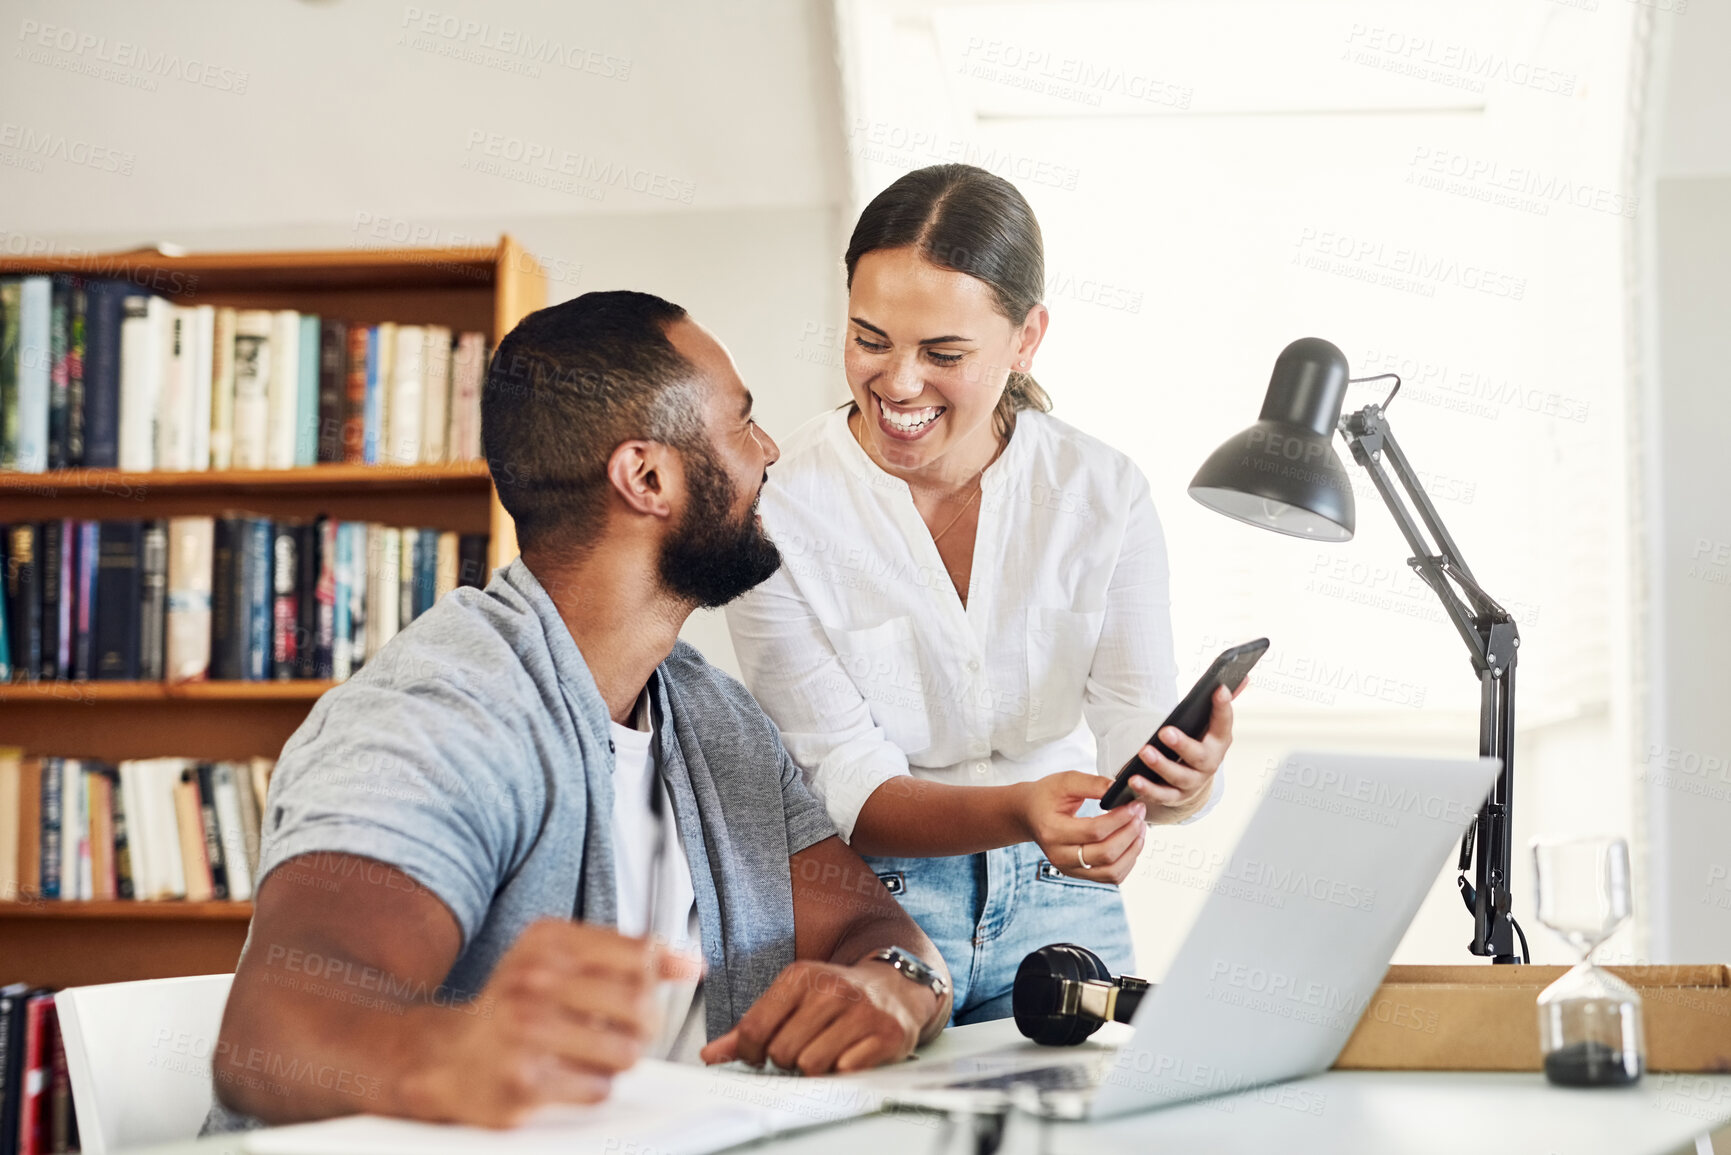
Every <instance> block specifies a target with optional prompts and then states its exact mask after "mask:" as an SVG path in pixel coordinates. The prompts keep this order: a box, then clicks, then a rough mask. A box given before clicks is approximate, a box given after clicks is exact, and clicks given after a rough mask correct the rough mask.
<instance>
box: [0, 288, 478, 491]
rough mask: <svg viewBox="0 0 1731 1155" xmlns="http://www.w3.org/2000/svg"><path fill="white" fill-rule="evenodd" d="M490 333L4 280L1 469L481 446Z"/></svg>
mask: <svg viewBox="0 0 1731 1155" xmlns="http://www.w3.org/2000/svg"><path fill="white" fill-rule="evenodd" d="M486 360H487V342H486V337H485V335H484V334H481V333H463V334H461V335H460V336H453V334H452V331H451V330H450V329H448V328H446V327H444V326H442V325H408V324H396V323H393V322H385V323H382V324H376V325H366V324H359V323H351V322H348V321H342V320H334V319H331V318H321V317H318V316H315V315H313V314H310V313H299V312H296V311H294V310H292V309H278V310H266V309H234V308H226V307H224V308H218V307H215V306H212V305H175V304H173V303H171V302H170V301H168V300H167V299H165V298H163V297H159V296H155V295H153V294H149V293H143V292H140V291H139V289H138V287H137V286H136V285H133V284H132V283H130V282H127V281H113V280H96V279H86V278H81V277H75V276H67V275H58V276H52V277H50V276H31V277H10V278H0V469H15V470H19V471H22V472H27V473H40V472H43V471H45V470H51V469H65V468H70V467H78V466H82V467H90V468H111V469H112V468H118V469H127V470H153V469H156V470H206V469H291V468H294V467H296V466H302V465H314V464H317V463H320V462H353V463H364V464H393V465H418V464H436V463H441V462H447V461H466V460H470V459H472V458H478V457H480V456H481V383H482V379H483V377H484V376H485V373H486Z"/></svg>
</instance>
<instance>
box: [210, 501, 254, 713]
mask: <svg viewBox="0 0 1731 1155" xmlns="http://www.w3.org/2000/svg"><path fill="white" fill-rule="evenodd" d="M245 538H246V519H245V518H240V517H219V518H217V519H216V523H215V525H214V526H212V529H211V550H210V676H211V677H212V678H217V679H221V680H224V681H233V680H236V679H239V678H243V677H245V676H246V663H245V662H244V661H243V660H242V656H243V655H244V653H245V645H246V630H245V622H246V618H245V615H244V613H243V612H242V608H243V607H244V606H245V604H246V598H245V596H244V594H245V591H244V589H243V587H242V577H243V573H242V571H243V568H244V567H243V565H242V561H243V559H244V558H245V556H246V541H245Z"/></svg>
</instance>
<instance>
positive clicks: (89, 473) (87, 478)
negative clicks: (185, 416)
mask: <svg viewBox="0 0 1731 1155" xmlns="http://www.w3.org/2000/svg"><path fill="white" fill-rule="evenodd" d="M488 481H489V478H488V473H487V463H486V462H484V461H460V462H451V463H447V464H442V465H306V466H302V467H300V468H298V469H225V470H212V471H203V472H187V473H169V472H151V473H133V472H126V471H123V470H119V469H61V470H54V471H51V472H48V473H18V472H16V471H14V470H0V495H6V496H13V495H18V494H22V495H27V496H37V497H61V496H68V497H74V496H76V497H82V496H85V495H107V496H110V497H113V498H116V499H118V500H121V501H145V500H148V498H149V495H150V492H151V491H152V490H172V491H174V492H175V493H176V494H192V493H206V494H214V495H229V494H234V495H243V494H250V493H259V492H275V491H292V492H294V493H298V494H305V495H308V496H311V495H315V494H320V493H325V492H341V493H351V492H354V491H355V490H367V491H368V492H375V493H376V492H383V491H389V490H413V489H419V488H422V487H434V486H450V487H453V488H460V489H465V490H471V489H472V490H474V491H476V492H485V491H486V488H487V485H488Z"/></svg>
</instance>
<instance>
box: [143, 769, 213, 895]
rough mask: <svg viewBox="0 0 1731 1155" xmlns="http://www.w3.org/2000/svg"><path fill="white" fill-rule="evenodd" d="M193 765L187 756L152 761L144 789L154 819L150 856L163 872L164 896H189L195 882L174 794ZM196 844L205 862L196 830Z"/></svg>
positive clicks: (160, 879)
mask: <svg viewBox="0 0 1731 1155" xmlns="http://www.w3.org/2000/svg"><path fill="white" fill-rule="evenodd" d="M191 766H192V763H191V762H190V761H188V760H187V759H185V758H153V759H151V760H150V777H149V779H148V781H149V783H150V789H148V790H147V791H145V795H144V798H145V801H144V805H145V809H146V811H147V812H148V813H149V815H150V818H151V823H150V827H149V837H150V839H151V841H152V843H153V847H152V851H151V855H152V858H153V859H154V861H155V864H156V868H157V870H158V871H159V872H160V874H159V875H158V877H157V889H158V893H159V894H160V895H161V896H162V897H164V898H186V897H188V888H189V887H190V886H192V885H193V880H192V879H190V878H189V877H188V875H187V870H186V858H185V845H186V844H185V842H184V841H183V839H182V835H181V830H182V826H181V819H180V811H179V804H178V803H177V801H176V794H175V791H176V790H177V789H178V788H179V787H180V785H181V779H182V775H183V774H184V773H185V771H186V770H188V769H189V768H191ZM195 817H196V808H195ZM194 845H195V846H196V848H197V853H198V856H199V860H200V862H202V861H203V855H204V840H203V835H202V833H201V832H195V833H194ZM206 881H208V879H207V880H206Z"/></svg>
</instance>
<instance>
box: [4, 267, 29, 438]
mask: <svg viewBox="0 0 1731 1155" xmlns="http://www.w3.org/2000/svg"><path fill="white" fill-rule="evenodd" d="M23 291H24V287H23V285H22V284H20V283H19V281H18V278H16V277H0V469H17V468H18V334H19V325H18V323H19V317H18V304H19V299H20V297H21V295H22V294H23Z"/></svg>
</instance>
